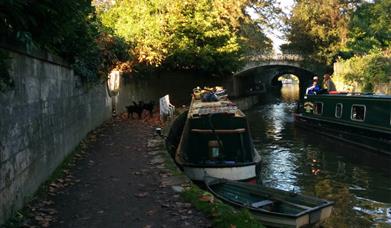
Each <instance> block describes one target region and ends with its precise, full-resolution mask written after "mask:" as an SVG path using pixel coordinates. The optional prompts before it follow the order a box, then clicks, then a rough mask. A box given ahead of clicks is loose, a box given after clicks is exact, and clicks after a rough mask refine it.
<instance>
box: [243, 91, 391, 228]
mask: <svg viewBox="0 0 391 228" xmlns="http://www.w3.org/2000/svg"><path fill="white" fill-rule="evenodd" d="M298 96H299V90H298V86H295V85H293V84H287V85H284V86H283V87H282V89H281V91H275V92H273V93H271V94H269V95H267V97H264V98H263V101H262V102H261V103H260V104H259V105H257V106H256V107H254V108H252V109H251V110H249V111H247V113H246V114H247V115H248V118H249V123H250V127H251V131H252V136H253V138H254V142H255V144H256V148H257V150H258V152H259V153H260V154H261V156H262V160H263V161H262V169H261V171H260V173H259V177H260V179H261V181H262V183H263V184H264V185H266V186H272V187H276V188H280V189H284V190H290V191H295V192H301V193H304V194H308V195H315V196H317V197H321V198H326V199H329V200H333V201H334V202H335V207H334V212H333V215H332V217H331V218H330V219H328V220H327V222H326V223H325V224H324V227H391V172H390V165H391V160H390V159H389V158H388V157H386V156H383V155H378V154H376V153H373V152H371V151H366V150H362V149H359V148H356V147H353V146H350V145H347V144H346V143H343V142H339V141H337V140H333V139H329V138H327V137H326V136H322V135H319V134H317V131H319V130H320V129H314V130H313V131H308V130H304V129H301V128H299V127H297V126H295V124H294V118H293V112H294V111H295V108H296V100H298Z"/></svg>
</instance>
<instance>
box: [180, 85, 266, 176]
mask: <svg viewBox="0 0 391 228" xmlns="http://www.w3.org/2000/svg"><path fill="white" fill-rule="evenodd" d="M208 93H209V92H207V93H204V95H202V94H201V95H200V92H197V93H193V97H192V101H191V104H190V107H189V111H188V113H187V118H186V122H185V126H184V127H183V131H182V135H181V138H180V142H179V145H178V147H177V149H176V153H175V161H176V163H177V164H178V165H179V166H180V167H181V168H182V169H183V171H184V173H185V174H186V175H187V176H188V177H189V178H190V179H192V180H195V181H203V180H204V175H205V173H208V175H210V176H213V177H218V178H226V179H230V180H251V179H254V178H256V173H257V169H258V165H259V163H260V160H261V159H260V156H259V154H258V153H257V151H256V150H255V148H254V144H253V141H252V138H251V135H250V131H249V126H248V122H247V118H246V116H245V115H244V113H243V112H242V111H241V110H239V109H238V107H237V106H236V105H235V104H234V103H232V102H231V101H230V100H228V98H227V97H226V96H221V98H220V99H213V100H208V101H206V100H205V99H203V98H204V97H206V95H208ZM212 96H213V97H216V96H214V95H212Z"/></svg>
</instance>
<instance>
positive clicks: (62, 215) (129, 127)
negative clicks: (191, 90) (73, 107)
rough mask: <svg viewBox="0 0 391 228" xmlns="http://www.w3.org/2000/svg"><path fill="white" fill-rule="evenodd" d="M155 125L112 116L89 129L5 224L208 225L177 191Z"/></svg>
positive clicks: (81, 225)
mask: <svg viewBox="0 0 391 228" xmlns="http://www.w3.org/2000/svg"><path fill="white" fill-rule="evenodd" d="M153 133H154V127H152V126H151V125H150V124H147V123H145V122H144V121H142V120H128V119H126V118H124V119H123V118H120V117H119V118H115V119H113V120H111V121H108V122H107V123H105V124H104V125H103V126H102V127H101V128H100V129H98V130H95V131H93V132H91V133H90V134H89V135H88V137H87V139H86V140H85V141H84V142H83V143H82V144H81V145H80V150H79V151H77V152H75V153H74V154H73V155H72V157H70V158H69V159H68V160H67V161H66V163H67V164H65V165H63V167H62V169H59V170H58V171H57V174H56V176H53V177H52V179H51V180H50V181H49V182H47V183H46V185H45V186H43V187H42V188H41V192H39V194H38V195H36V197H34V200H33V201H32V202H31V203H29V204H28V205H27V206H26V207H25V208H24V209H23V210H21V211H19V212H18V213H17V214H16V216H14V218H13V219H12V220H10V221H9V222H8V223H7V224H5V226H4V227H21V226H38V227H183V226H185V227H209V226H210V222H209V220H208V219H207V218H206V217H205V216H204V215H203V214H202V213H201V212H198V211H197V210H195V209H194V207H192V206H191V204H189V203H186V202H185V201H184V200H183V199H182V198H181V197H180V195H179V193H178V188H173V187H172V186H177V184H178V183H180V184H181V180H180V179H181V178H171V176H173V174H172V173H171V171H169V170H167V169H166V168H165V165H164V161H165V160H164V158H163V156H160V155H159V153H163V152H164V153H165V151H164V150H163V149H164V148H162V146H161V145H158V146H156V145H154V144H153V143H151V142H149V144H148V140H149V139H150V138H152V137H153Z"/></svg>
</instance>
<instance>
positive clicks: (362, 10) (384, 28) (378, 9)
mask: <svg viewBox="0 0 391 228" xmlns="http://www.w3.org/2000/svg"><path fill="white" fill-rule="evenodd" d="M390 12H391V1H390V0H378V1H374V3H369V2H365V3H363V4H362V5H360V6H359V7H358V9H357V10H356V11H355V12H354V14H353V16H352V18H351V20H350V23H349V39H348V42H347V50H346V51H347V52H349V53H351V54H366V53H369V52H370V50H372V49H385V48H387V47H389V46H390V45H391V26H390V24H391V14H390Z"/></svg>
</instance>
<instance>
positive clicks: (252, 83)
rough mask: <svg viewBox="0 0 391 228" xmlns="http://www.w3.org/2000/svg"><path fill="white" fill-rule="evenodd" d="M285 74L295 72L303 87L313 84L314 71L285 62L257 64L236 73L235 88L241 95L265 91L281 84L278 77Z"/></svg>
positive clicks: (301, 88) (301, 87)
mask: <svg viewBox="0 0 391 228" xmlns="http://www.w3.org/2000/svg"><path fill="white" fill-rule="evenodd" d="M284 74H293V75H295V76H297V77H298V78H299V86H300V90H301V91H302V90H303V88H306V87H308V86H309V85H311V81H312V78H313V77H314V76H315V75H316V74H315V73H314V72H312V71H309V70H307V69H304V68H302V67H298V66H293V65H283V64H271V65H261V66H255V67H252V68H249V69H246V70H243V71H240V72H238V73H236V74H234V82H235V83H234V85H235V86H234V87H235V88H234V90H235V93H236V94H237V95H239V96H241V95H249V94H257V93H264V92H265V91H266V90H268V89H270V88H272V87H275V86H277V85H278V84H279V82H278V78H279V77H280V76H282V75H284Z"/></svg>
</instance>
